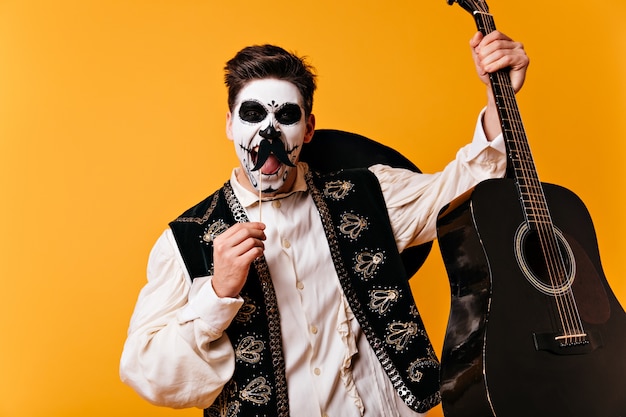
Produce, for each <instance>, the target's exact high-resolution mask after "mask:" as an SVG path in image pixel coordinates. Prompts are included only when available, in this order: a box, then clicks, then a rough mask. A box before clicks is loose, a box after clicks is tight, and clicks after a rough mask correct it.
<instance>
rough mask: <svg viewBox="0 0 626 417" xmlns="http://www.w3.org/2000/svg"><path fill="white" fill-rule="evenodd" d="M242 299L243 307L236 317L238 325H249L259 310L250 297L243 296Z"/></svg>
mask: <svg viewBox="0 0 626 417" xmlns="http://www.w3.org/2000/svg"><path fill="white" fill-rule="evenodd" d="M242 298H243V305H242V306H241V308H240V309H239V311H238V312H237V315H236V316H235V321H236V322H238V323H247V322H249V321H250V320H251V319H252V317H253V316H254V314H255V313H256V311H257V308H256V306H255V305H254V303H253V302H252V300H251V299H250V297H248V296H247V295H243V296H242Z"/></svg>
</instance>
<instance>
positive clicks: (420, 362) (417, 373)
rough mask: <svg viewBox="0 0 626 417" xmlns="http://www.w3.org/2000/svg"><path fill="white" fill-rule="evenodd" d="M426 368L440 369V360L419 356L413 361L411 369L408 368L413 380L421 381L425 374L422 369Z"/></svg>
mask: <svg viewBox="0 0 626 417" xmlns="http://www.w3.org/2000/svg"><path fill="white" fill-rule="evenodd" d="M425 368H434V369H439V362H437V361H436V360H433V359H431V358H419V359H416V360H414V361H413V362H411V364H410V365H409V369H408V370H407V373H408V374H409V378H410V379H411V381H413V382H420V381H421V380H422V377H423V376H424V373H423V372H422V369H425Z"/></svg>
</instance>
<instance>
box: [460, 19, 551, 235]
mask: <svg viewBox="0 0 626 417" xmlns="http://www.w3.org/2000/svg"><path fill="white" fill-rule="evenodd" d="M472 14H473V16H474V20H475V21H476V26H477V28H478V30H479V31H481V32H482V33H483V35H487V34H489V33H491V32H493V31H495V30H496V25H495V22H494V19H493V16H492V15H491V14H489V13H486V12H473V13H472ZM489 79H490V82H491V88H492V90H493V94H494V96H495V100H496V106H497V108H498V116H499V117H500V125H501V128H502V136H503V137H504V141H505V144H506V149H507V157H508V172H507V175H508V177H509V178H513V179H514V180H515V182H516V184H517V188H518V192H519V194H520V199H521V201H522V204H523V208H524V212H525V215H526V220H527V222H528V225H529V226H530V227H531V228H532V229H536V228H537V227H538V224H551V220H550V214H549V212H548V208H547V204H546V202H545V197H544V195H543V188H542V187H541V182H540V181H539V177H538V175H537V170H536V168H535V163H534V160H533V157H532V153H531V151H530V146H529V144H528V138H527V137H526V132H525V130H524V125H523V123H522V118H521V116H520V112H519V108H518V105H517V100H516V98H515V90H514V89H513V85H512V83H511V79H510V77H509V71H508V70H506V69H504V70H500V71H497V72H495V73H491V74H489Z"/></svg>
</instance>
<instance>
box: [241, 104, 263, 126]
mask: <svg viewBox="0 0 626 417" xmlns="http://www.w3.org/2000/svg"><path fill="white" fill-rule="evenodd" d="M266 117H267V110H265V107H263V106H262V105H261V103H259V102H257V101H244V102H243V103H241V106H240V107H239V118H240V119H241V120H243V121H244V122H248V123H259V122H262V121H263V120H264V119H265V118H266Z"/></svg>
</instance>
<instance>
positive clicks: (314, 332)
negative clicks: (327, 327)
mask: <svg viewBox="0 0 626 417" xmlns="http://www.w3.org/2000/svg"><path fill="white" fill-rule="evenodd" d="M311 333H313V334H317V327H316V326H311Z"/></svg>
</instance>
